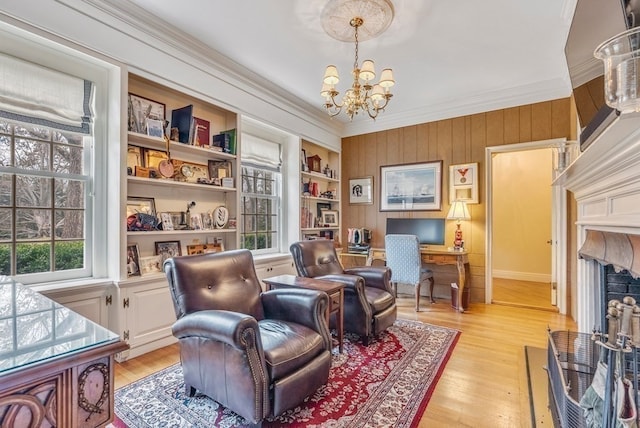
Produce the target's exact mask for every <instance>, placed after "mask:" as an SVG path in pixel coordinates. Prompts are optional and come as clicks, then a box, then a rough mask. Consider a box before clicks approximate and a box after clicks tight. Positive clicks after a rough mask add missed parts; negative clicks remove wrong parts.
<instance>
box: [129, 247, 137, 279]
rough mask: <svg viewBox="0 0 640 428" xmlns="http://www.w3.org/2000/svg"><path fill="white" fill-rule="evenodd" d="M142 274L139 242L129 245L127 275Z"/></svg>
mask: <svg viewBox="0 0 640 428" xmlns="http://www.w3.org/2000/svg"><path fill="white" fill-rule="evenodd" d="M132 276H140V253H139V252H138V244H129V245H127V277H132Z"/></svg>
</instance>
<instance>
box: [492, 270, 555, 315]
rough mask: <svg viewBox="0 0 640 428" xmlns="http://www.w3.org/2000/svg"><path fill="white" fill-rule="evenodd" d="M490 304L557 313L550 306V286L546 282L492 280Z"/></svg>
mask: <svg viewBox="0 0 640 428" xmlns="http://www.w3.org/2000/svg"><path fill="white" fill-rule="evenodd" d="M491 301H492V303H494V304H497V305H508V306H518V307H525V308H535V309H542V310H545V311H553V312H557V311H558V308H557V307H556V306H553V305H552V304H551V284H549V283H548V282H534V281H518V280H514V279H504V278H493V298H492V300H491Z"/></svg>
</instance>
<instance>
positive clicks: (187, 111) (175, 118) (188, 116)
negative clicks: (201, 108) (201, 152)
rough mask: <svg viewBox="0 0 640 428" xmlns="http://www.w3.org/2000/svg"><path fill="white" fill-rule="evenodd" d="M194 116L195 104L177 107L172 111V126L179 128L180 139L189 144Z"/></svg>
mask: <svg viewBox="0 0 640 428" xmlns="http://www.w3.org/2000/svg"><path fill="white" fill-rule="evenodd" d="M192 118H193V104H189V105H188V106H184V107H181V108H177V109H175V110H173V111H172V112H171V126H172V127H174V128H178V141H179V142H181V143H184V144H189V132H190V130H191V122H192Z"/></svg>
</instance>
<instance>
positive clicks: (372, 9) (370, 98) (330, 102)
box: [320, 0, 395, 120]
mask: <svg viewBox="0 0 640 428" xmlns="http://www.w3.org/2000/svg"><path fill="white" fill-rule="evenodd" d="M347 17H349V18H347ZM392 19H393V6H392V5H391V3H390V2H389V1H388V0H332V1H330V2H329V3H328V4H327V6H326V7H325V9H324V10H323V12H322V25H323V27H324V29H325V31H326V32H327V34H329V35H330V36H332V37H334V38H336V39H338V40H342V41H351V39H352V35H351V34H353V40H355V44H356V48H355V61H354V63H353V71H352V72H351V74H352V76H353V83H352V84H351V88H349V89H347V91H346V92H345V94H344V96H343V97H342V102H339V101H338V100H336V97H337V96H338V95H339V94H340V92H338V90H336V85H337V84H338V83H339V81H340V78H339V77H338V69H337V67H336V66H335V65H328V66H327V69H326V70H325V72H324V78H323V84H322V91H321V92H320V95H321V96H322V97H323V98H324V100H325V102H324V108H325V110H326V111H327V113H328V114H329V115H330V116H332V117H333V116H336V115H338V114H339V113H340V112H341V111H342V110H343V109H344V110H345V113H346V114H347V116H349V119H350V120H353V116H354V115H357V114H358V113H359V112H360V110H362V111H364V112H366V113H367V114H368V115H369V117H371V118H372V119H374V120H375V118H376V117H377V116H378V114H379V113H380V112H381V111H384V109H385V107H386V106H387V104H389V100H390V99H391V97H392V96H393V94H391V92H390V88H391V87H392V86H393V85H395V81H394V80H393V71H392V70H391V69H390V68H385V69H384V70H382V72H381V73H380V80H379V81H378V83H376V84H374V83H373V80H374V79H375V77H376V73H375V68H374V62H373V61H372V60H369V59H368V60H366V61H364V62H363V63H362V66H360V65H359V64H358V42H359V33H358V31H359V30H360V31H363V30H364V36H365V37H366V38H363V40H367V39H370V38H373V37H375V36H377V35H379V34H381V33H382V32H383V31H384V30H386V29H387V27H388V26H389V24H390V23H391V20H392ZM346 23H348V25H349V27H350V28H345V27H346V25H345V24H346ZM350 29H353V33H350V32H347V31H348V30H350ZM345 30H347V31H345ZM361 38H362V37H361Z"/></svg>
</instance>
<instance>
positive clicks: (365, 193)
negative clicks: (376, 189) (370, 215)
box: [349, 177, 373, 205]
mask: <svg viewBox="0 0 640 428" xmlns="http://www.w3.org/2000/svg"><path fill="white" fill-rule="evenodd" d="M349 203H350V204H369V205H370V204H373V177H362V178H350V179H349Z"/></svg>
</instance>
